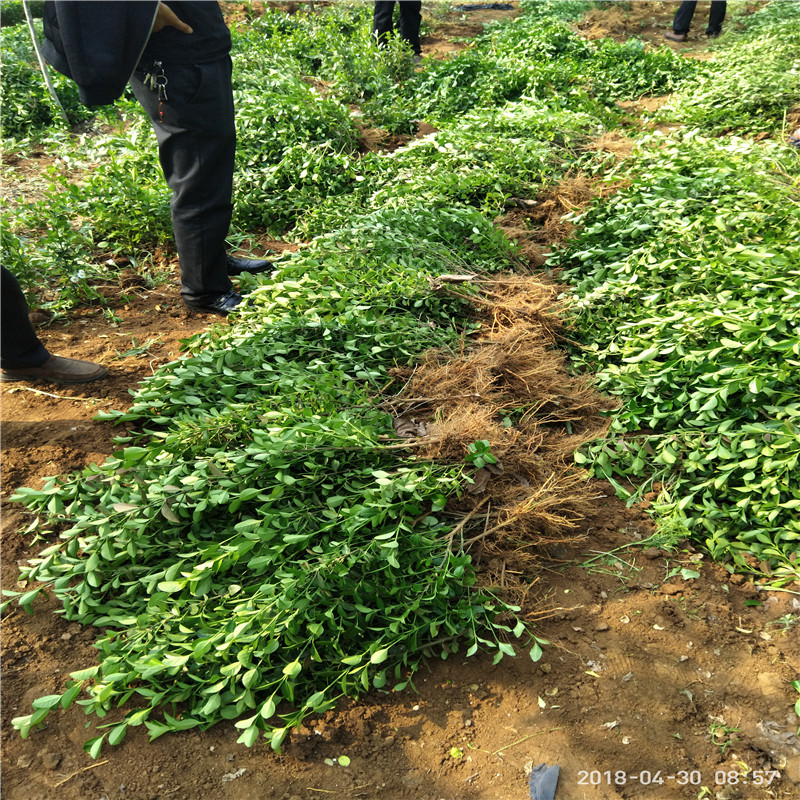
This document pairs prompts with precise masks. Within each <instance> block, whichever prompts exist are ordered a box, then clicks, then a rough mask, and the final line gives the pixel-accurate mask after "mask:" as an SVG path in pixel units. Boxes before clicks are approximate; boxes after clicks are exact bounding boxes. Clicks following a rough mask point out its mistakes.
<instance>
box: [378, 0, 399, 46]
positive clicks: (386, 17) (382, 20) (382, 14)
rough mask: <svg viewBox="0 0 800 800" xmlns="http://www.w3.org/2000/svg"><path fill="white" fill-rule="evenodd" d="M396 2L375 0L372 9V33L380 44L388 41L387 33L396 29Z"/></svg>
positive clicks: (392, 0) (393, 0)
mask: <svg viewBox="0 0 800 800" xmlns="http://www.w3.org/2000/svg"><path fill="white" fill-rule="evenodd" d="M394 3H395V0H375V5H374V7H373V9H372V33H373V35H374V36H375V37H376V38H377V40H378V44H379V45H380V44H385V43H386V36H387V34H390V33H392V31H393V30H394V22H393V20H392V18H393V16H394Z"/></svg>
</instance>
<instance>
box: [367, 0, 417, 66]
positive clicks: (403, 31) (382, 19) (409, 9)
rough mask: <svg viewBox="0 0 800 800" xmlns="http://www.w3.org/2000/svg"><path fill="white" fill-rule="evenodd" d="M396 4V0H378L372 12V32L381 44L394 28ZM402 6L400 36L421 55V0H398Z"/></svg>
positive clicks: (398, 3)
mask: <svg viewBox="0 0 800 800" xmlns="http://www.w3.org/2000/svg"><path fill="white" fill-rule="evenodd" d="M394 4H395V0H376V2H375V8H374V10H373V12H372V32H373V33H374V34H375V36H376V37H377V39H378V43H379V44H381V43H383V42H385V41H386V36H387V34H390V33H392V31H393V30H394V22H393V19H392V18H393V16H394ZM397 5H398V6H399V7H400V24H399V26H398V33H399V34H400V38H401V39H403V40H404V41H406V42H408V43H409V44H410V45H411V47H412V48H413V50H414V53H416V55H420V53H421V52H422V48H421V47H420V43H419V26H420V24H421V22H422V14H421V13H420V11H421V9H422V2H421V0H420V1H419V2H417V0H397Z"/></svg>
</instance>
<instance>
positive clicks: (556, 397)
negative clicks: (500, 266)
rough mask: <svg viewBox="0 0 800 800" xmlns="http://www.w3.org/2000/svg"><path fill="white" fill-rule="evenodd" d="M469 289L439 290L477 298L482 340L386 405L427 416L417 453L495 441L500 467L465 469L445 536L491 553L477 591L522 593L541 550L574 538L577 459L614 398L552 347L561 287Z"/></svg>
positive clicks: (601, 428) (457, 454)
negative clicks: (465, 483) (463, 488)
mask: <svg viewBox="0 0 800 800" xmlns="http://www.w3.org/2000/svg"><path fill="white" fill-rule="evenodd" d="M472 283H473V285H475V286H477V287H478V288H479V289H480V290H481V292H480V295H479V296H478V298H477V302H474V300H475V299H474V298H473V297H472V296H470V295H467V294H462V293H461V292H457V291H456V290H454V289H450V288H446V287H442V288H439V289H438V291H448V292H451V293H457V294H459V295H461V296H463V297H465V298H467V299H469V300H471V301H473V302H474V304H475V305H476V306H477V307H478V309H480V311H482V312H483V317H484V319H485V320H486V325H485V331H486V333H485V335H484V336H482V337H481V338H480V339H477V340H474V341H471V340H465V341H464V343H463V345H462V349H461V352H460V353H459V354H458V355H457V356H455V357H453V356H452V354H445V353H442V352H439V351H431V352H429V353H428V354H427V355H426V356H425V357H424V358H423V360H422V362H421V363H420V364H419V365H417V367H416V368H415V369H414V371H413V374H411V375H410V376H409V375H407V374H406V375H405V376H404V377H406V383H405V385H404V388H403V391H402V393H401V394H400V395H399V396H395V397H393V398H390V399H387V400H386V401H385V403H384V407H385V408H387V409H391V410H392V412H393V414H394V415H395V417H396V418H399V417H402V419H404V420H408V421H409V423H413V425H417V426H419V425H420V422H419V421H420V420H424V421H425V425H426V429H427V431H428V435H427V436H422V437H419V438H417V439H415V440H414V443H413V445H414V450H415V452H416V453H417V454H418V455H419V456H420V457H422V458H425V459H430V460H434V461H439V462H442V461H443V462H449V463H461V462H463V461H464V457H465V456H466V455H467V454H468V453H469V450H468V448H469V445H470V444H472V443H473V442H476V441H481V440H486V441H488V442H489V443H490V445H491V453H492V454H493V455H494V456H495V457H496V458H497V459H498V463H497V464H496V465H491V464H487V465H486V466H485V467H484V468H482V469H478V470H473V471H472V474H471V476H470V477H471V478H472V480H473V481H474V482H473V484H472V485H471V486H469V487H468V488H467V493H466V494H465V495H464V497H463V498H461V499H460V500H459V501H456V502H454V503H453V504H452V508H451V509H450V510H451V511H454V512H455V511H458V512H459V516H460V517H461V519H460V521H459V522H458V523H457V524H456V525H455V527H454V528H453V531H452V533H451V535H449V536H448V537H446V538H447V540H448V544H449V546H450V547H453V548H458V547H463V548H465V549H471V550H472V551H473V552H474V553H476V556H478V553H480V555H486V556H488V557H489V558H488V561H485V560H484V561H482V567H481V568H480V569H479V576H480V581H481V583H482V584H483V585H487V586H488V585H491V586H493V587H495V588H498V587H500V588H503V589H504V590H513V591H518V590H519V588H520V587H521V586H524V585H527V584H529V583H530V576H531V574H532V573H533V572H535V570H536V569H537V566H538V565H539V563H540V562H539V555H538V551H539V549H540V548H542V547H546V546H547V545H552V544H555V543H561V544H563V543H565V542H571V541H575V539H576V535H575V531H576V530H577V527H578V523H579V522H580V521H581V520H582V519H583V518H584V516H585V515H586V513H587V512H588V511H589V506H590V504H591V499H587V496H586V488H585V482H586V478H587V476H586V474H585V472H584V471H583V470H580V469H578V468H576V467H575V465H574V463H573V459H572V454H573V453H574V451H575V450H576V449H577V448H578V447H580V446H581V445H582V444H583V443H585V442H587V441H589V440H591V439H595V438H597V437H599V436H602V435H604V433H605V430H606V428H607V420H606V419H605V418H604V417H603V416H601V413H602V412H603V411H606V410H610V409H612V408H614V407H615V403H614V401H612V400H610V399H609V398H604V397H601V396H600V395H598V394H597V393H596V392H595V391H594V390H593V389H592V388H591V386H590V385H589V382H588V381H587V380H586V379H584V378H581V377H576V376H573V375H570V374H569V373H568V371H567V367H566V359H565V356H564V354H563V353H562V352H561V351H559V350H557V349H556V348H555V347H554V345H555V343H556V342H557V341H558V340H559V338H562V334H561V322H560V319H559V313H558V312H559V301H558V294H559V291H560V288H559V287H558V286H557V285H556V284H554V283H552V282H551V281H549V280H548V279H547V278H546V277H544V276H541V275H530V276H518V275H502V276H493V277H492V278H491V279H490V278H484V277H480V278H477V279H476V280H474V281H473V282H472ZM400 427H402V426H398V425H397V424H396V429H398V430H399V429H400ZM487 499H488V500H489V503H488V504H487V502H486V501H487ZM476 560H482V559H480V557H478V558H477V559H476ZM492 565H494V566H492ZM520 576H524V580H522V579H521V578H520ZM515 587H516V588H515Z"/></svg>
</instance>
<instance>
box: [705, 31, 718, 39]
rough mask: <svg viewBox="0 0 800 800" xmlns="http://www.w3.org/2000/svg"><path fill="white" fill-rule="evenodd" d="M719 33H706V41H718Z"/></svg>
mask: <svg viewBox="0 0 800 800" xmlns="http://www.w3.org/2000/svg"><path fill="white" fill-rule="evenodd" d="M720 33H721V31H706V38H707V39H718V38H719V35H720Z"/></svg>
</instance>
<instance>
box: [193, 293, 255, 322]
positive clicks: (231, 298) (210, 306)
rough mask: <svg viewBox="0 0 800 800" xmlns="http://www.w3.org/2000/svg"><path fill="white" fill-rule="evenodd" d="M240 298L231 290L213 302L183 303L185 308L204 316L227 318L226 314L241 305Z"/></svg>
mask: <svg viewBox="0 0 800 800" xmlns="http://www.w3.org/2000/svg"><path fill="white" fill-rule="evenodd" d="M241 302H242V296H241V295H240V294H239V293H238V292H234V291H233V289H231V290H230V291H228V292H225V294H221V295H219V297H215V298H214V299H213V300H207V301H205V302H203V303H193V302H187V301H186V300H184V301H183V304H184V305H185V306H186V308H189V309H191V310H192V311H200V312H202V313H205V314H219V315H220V316H221V317H227V316H228V314H229V313H230V312H231V311H233V310H234V309H235V308H237V307H238V306H239V305H241Z"/></svg>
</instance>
